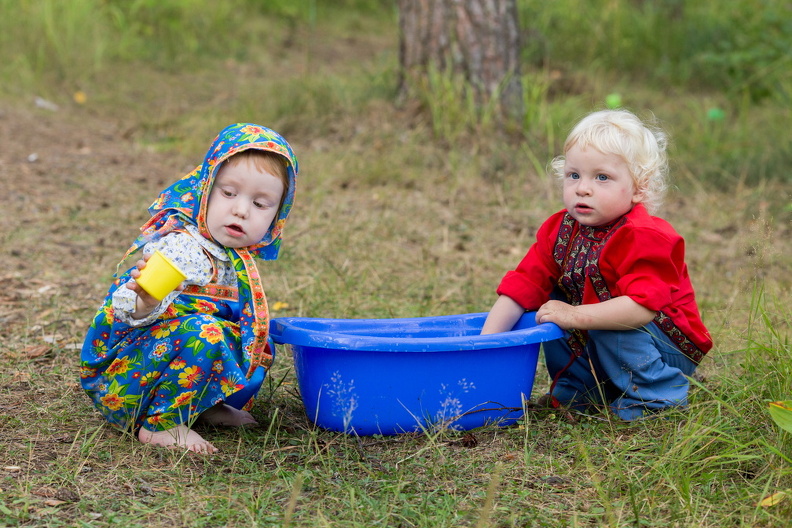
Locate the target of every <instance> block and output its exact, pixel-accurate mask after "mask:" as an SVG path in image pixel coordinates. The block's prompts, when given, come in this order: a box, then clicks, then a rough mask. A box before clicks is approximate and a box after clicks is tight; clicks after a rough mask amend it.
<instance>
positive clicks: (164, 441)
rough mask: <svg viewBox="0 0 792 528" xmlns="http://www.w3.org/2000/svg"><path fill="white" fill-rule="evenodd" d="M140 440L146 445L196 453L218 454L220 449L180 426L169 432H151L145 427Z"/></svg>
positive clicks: (140, 432)
mask: <svg viewBox="0 0 792 528" xmlns="http://www.w3.org/2000/svg"><path fill="white" fill-rule="evenodd" d="M138 440H140V441H141V442H143V443H144V444H151V445H156V446H163V447H170V448H175V447H183V448H184V449H187V450H188V451H193V452H195V453H216V452H217V451H218V449H217V448H216V447H215V446H213V445H212V444H210V443H209V442H207V441H206V440H204V439H203V437H202V436H201V435H199V434H198V433H196V432H195V431H193V430H192V429H190V428H189V427H187V426H186V425H183V424H180V425H177V426H176V427H173V428H171V429H168V430H167V431H149V430H148V429H145V428H143V427H141V428H140V431H138Z"/></svg>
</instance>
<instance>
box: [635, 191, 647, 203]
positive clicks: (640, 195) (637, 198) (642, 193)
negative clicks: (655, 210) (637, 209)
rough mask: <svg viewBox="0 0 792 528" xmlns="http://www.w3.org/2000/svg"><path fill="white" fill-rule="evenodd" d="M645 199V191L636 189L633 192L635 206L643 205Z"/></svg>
mask: <svg viewBox="0 0 792 528" xmlns="http://www.w3.org/2000/svg"><path fill="white" fill-rule="evenodd" d="M644 198H646V191H644V190H643V189H636V190H635V191H634V192H633V196H632V203H634V204H637V203H641V202H643V201H644Z"/></svg>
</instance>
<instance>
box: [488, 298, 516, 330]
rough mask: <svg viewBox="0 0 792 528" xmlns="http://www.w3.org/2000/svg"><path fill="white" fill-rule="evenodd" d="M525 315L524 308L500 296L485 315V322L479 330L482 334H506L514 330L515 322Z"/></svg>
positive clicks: (510, 299)
mask: <svg viewBox="0 0 792 528" xmlns="http://www.w3.org/2000/svg"><path fill="white" fill-rule="evenodd" d="M524 313H525V308H523V307H522V306H520V305H519V304H517V302H516V301H514V299H512V298H511V297H507V296H506V295H501V296H500V297H498V300H497V301H495V304H493V305H492V309H491V310H490V312H489V315H487V320H486V321H484V326H483V328H482V329H481V333H482V334H497V333H499V332H508V331H509V330H511V329H512V328H514V325H515V323H517V320H518V319H519V318H520V317H521V316H522V314H524Z"/></svg>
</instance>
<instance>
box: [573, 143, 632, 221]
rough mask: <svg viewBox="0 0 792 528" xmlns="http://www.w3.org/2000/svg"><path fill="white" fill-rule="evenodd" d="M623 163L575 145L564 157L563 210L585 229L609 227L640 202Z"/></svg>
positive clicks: (612, 155)
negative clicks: (587, 227)
mask: <svg viewBox="0 0 792 528" xmlns="http://www.w3.org/2000/svg"><path fill="white" fill-rule="evenodd" d="M641 198H642V196H641V194H640V193H638V192H637V191H636V190H635V185H634V184H633V178H632V174H630V170H629V168H628V167H627V164H626V163H625V162H624V160H623V159H622V158H621V157H619V156H616V155H614V154H603V153H602V152H600V151H599V150H597V149H595V148H593V147H588V148H583V149H582V148H580V147H579V146H578V145H574V146H573V147H572V148H570V149H569V150H568V151H567V153H566V156H565V163H564V206H565V207H566V209H567V211H568V212H569V214H570V215H572V217H573V218H574V219H575V220H577V221H578V222H580V223H581V224H583V225H586V226H600V225H605V224H608V223H610V222H612V221H614V220H616V219H617V218H619V217H620V216H622V215H624V214H627V213H628V212H629V211H630V210H631V209H632V207H633V205H634V204H636V203H638V202H640V201H641Z"/></svg>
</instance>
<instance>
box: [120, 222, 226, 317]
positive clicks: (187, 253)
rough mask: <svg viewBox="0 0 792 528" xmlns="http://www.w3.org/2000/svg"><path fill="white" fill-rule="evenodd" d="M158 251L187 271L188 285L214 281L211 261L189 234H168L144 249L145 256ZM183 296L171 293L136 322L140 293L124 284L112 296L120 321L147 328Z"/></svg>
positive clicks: (186, 281)
mask: <svg viewBox="0 0 792 528" xmlns="http://www.w3.org/2000/svg"><path fill="white" fill-rule="evenodd" d="M157 250H159V251H160V252H162V254H164V255H165V256H166V257H168V258H169V259H170V260H172V261H173V263H174V264H176V265H177V266H178V267H179V268H180V269H181V270H182V271H183V272H184V274H185V275H186V276H187V279H186V280H185V281H184V284H185V285H190V284H195V285H198V286H206V285H207V284H209V282H210V281H211V280H212V275H213V267H212V261H211V260H210V259H209V257H208V256H207V254H206V252H205V251H204V250H203V248H202V247H201V245H200V244H199V243H198V241H197V240H195V238H193V237H192V236H191V235H190V234H188V233H183V232H175V233H169V234H167V235H165V236H164V237H162V238H161V239H159V240H157V241H154V242H149V243H148V244H146V246H145V247H144V248H143V254H144V255H151V254H153V253H154V252H155V251H157ZM130 280H131V279H130ZM180 293H181V292H179V291H172V292H171V293H169V294H168V295H167V296H165V298H164V299H162V302H160V303H159V304H158V305H157V307H156V308H154V310H153V311H152V312H151V313H150V314H149V315H148V316H146V317H144V318H142V319H134V318H133V317H132V314H133V313H134V312H135V304H136V302H137V294H136V293H135V292H133V291H132V290H130V289H129V288H127V287H126V285H125V284H122V285H121V286H120V287H119V288H118V289H117V290H116V291H115V292H114V293H113V313H114V314H115V317H116V318H118V320H119V321H121V322H123V323H126V324H128V325H129V326H134V327H138V326H147V325H150V324H152V323H154V321H156V320H157V318H158V317H159V316H160V315H162V313H163V312H164V311H165V310H167V309H168V306H170V304H171V303H172V302H173V300H174V299H175V298H176V297H178V296H179V294H180Z"/></svg>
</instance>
